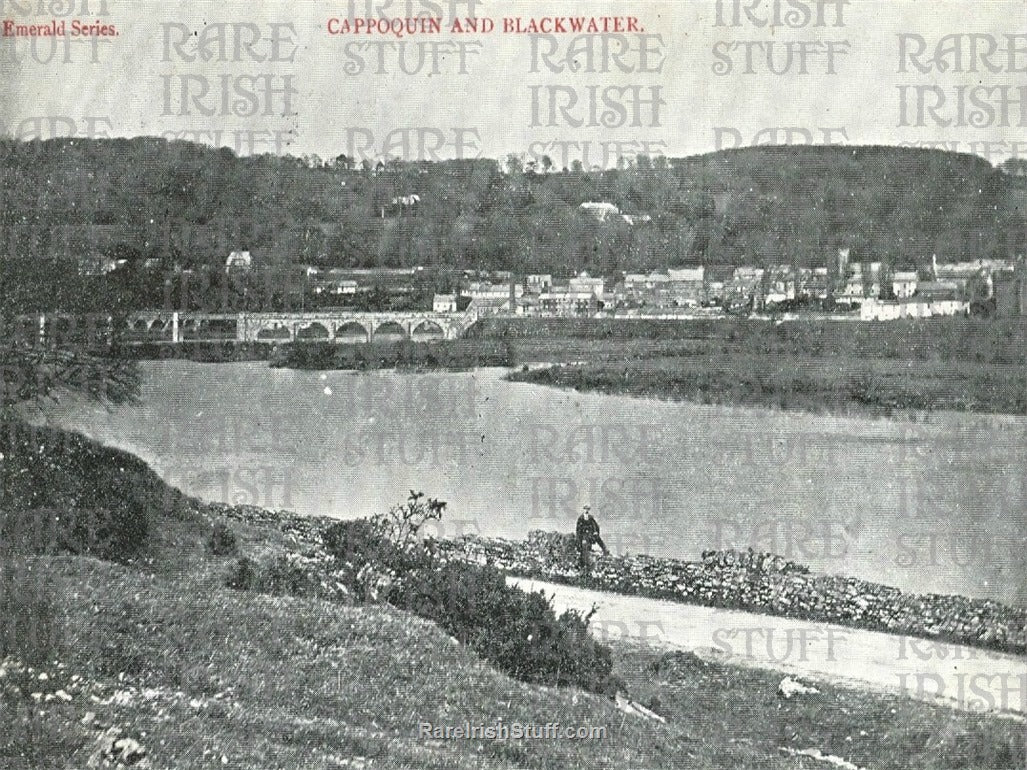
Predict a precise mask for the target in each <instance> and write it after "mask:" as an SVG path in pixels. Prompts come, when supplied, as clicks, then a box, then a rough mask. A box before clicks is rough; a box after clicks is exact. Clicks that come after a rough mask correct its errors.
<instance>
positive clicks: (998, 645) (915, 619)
mask: <svg viewBox="0 0 1027 770" xmlns="http://www.w3.org/2000/svg"><path fill="white" fill-rule="evenodd" d="M437 547H438V548H439V549H440V550H441V551H442V552H443V553H445V554H447V555H448V556H449V558H453V559H460V560H465V561H468V562H474V563H488V564H492V565H493V566H495V567H496V568H498V569H500V570H502V571H504V572H506V573H508V574H511V575H517V576H521V577H527V578H536V579H539V580H544V581H548V582H552V583H562V584H566V585H571V586H575V587H578V588H585V589H593V590H599V591H609V592H614V593H619V594H628V595H633V596H641V597H647V598H651V599H665V600H670V601H675V602H680V603H683V604H695V605H702V606H706V607H715V608H721V609H731V610H744V611H747V612H755V613H760V614H765V615H774V616H780V617H787V618H796V619H800V620H806V621H815V622H823V623H833V624H837V625H840V626H848V627H851V628H860V629H866V630H872V631H882V632H886V633H890V634H902V635H906V636H912V637H918V638H923V639H931V640H937V641H944V642H953V643H957V644H963V645H970V646H973V647H980V648H984V649H992V650H998V651H1002V652H1008V653H1015V654H1023V653H1024V652H1025V651H1027V611H1024V610H1022V609H1017V608H1015V607H1010V606H1007V605H1004V604H1001V603H999V602H995V601H990V600H981V599H971V598H968V597H965V596H957V595H940V594H910V593H904V592H902V591H900V590H899V589H897V588H893V587H891V586H886V585H881V584H879V583H873V582H870V581H867V580H860V579H857V578H851V577H841V576H835V575H818V574H814V573H811V572H810V571H809V569H808V568H806V567H805V566H803V565H799V564H794V563H792V562H789V561H786V560H785V559H783V558H781V557H780V556H775V555H773V554H768V553H756V552H753V551H744V552H739V551H733V550H728V551H708V552H706V553H705V554H704V555H703V559H702V561H700V562H687V561H681V560H679V559H670V558H657V557H653V556H647V555H645V554H638V555H624V556H597V558H596V561H595V564H594V567H593V569H592V571H591V573H590V574H588V575H585V574H582V573H581V571H580V570H579V569H578V568H577V566H576V564H575V562H574V543H573V537H572V536H571V535H565V534H561V533H557V532H541V531H533V532H531V533H529V535H528V539H527V540H521V541H516V540H504V539H501V538H483V537H477V536H465V537H462V538H459V539H456V540H445V541H438V542H437Z"/></svg>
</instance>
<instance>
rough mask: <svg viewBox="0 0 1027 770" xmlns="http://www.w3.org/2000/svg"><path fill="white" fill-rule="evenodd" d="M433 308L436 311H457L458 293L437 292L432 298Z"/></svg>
mask: <svg viewBox="0 0 1027 770" xmlns="http://www.w3.org/2000/svg"><path fill="white" fill-rule="evenodd" d="M431 309H432V312H434V313H455V312H456V295H455V294H436V295H435V297H434V298H433V299H432V303H431Z"/></svg>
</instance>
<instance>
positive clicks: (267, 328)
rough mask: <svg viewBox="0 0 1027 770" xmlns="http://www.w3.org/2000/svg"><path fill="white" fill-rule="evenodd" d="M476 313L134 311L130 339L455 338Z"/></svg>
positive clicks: (373, 339)
mask: <svg viewBox="0 0 1027 770" xmlns="http://www.w3.org/2000/svg"><path fill="white" fill-rule="evenodd" d="M475 320H476V318H475V317H474V316H470V315H467V314H465V313H427V312H423V313H419V312H407V313H361V312H345V311H320V312H309V313H235V314H233V313H162V312H156V311H154V312H150V313H146V312H142V313H134V314H133V315H132V316H131V317H130V319H129V336H130V339H132V340H136V341H140V342H144V341H164V342H188V341H228V340H235V341H238V342H303V341H318V340H320V341H327V342H373V341H375V340H389V341H394V340H400V339H410V340H431V339H446V340H452V339H457V338H458V337H461V336H462V335H463V334H464V332H465V331H467V328H468V327H469V326H470V325H471V324H472V323H474V321H475Z"/></svg>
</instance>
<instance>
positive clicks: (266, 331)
mask: <svg viewBox="0 0 1027 770" xmlns="http://www.w3.org/2000/svg"><path fill="white" fill-rule="evenodd" d="M257 339H258V340H267V341H271V342H279V341H281V340H289V339H292V333H291V332H290V331H289V327H288V326H283V325H282V324H273V325H271V326H264V327H262V328H261V329H260V331H258V332H257Z"/></svg>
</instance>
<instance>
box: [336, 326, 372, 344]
mask: <svg viewBox="0 0 1027 770" xmlns="http://www.w3.org/2000/svg"><path fill="white" fill-rule="evenodd" d="M370 337H371V335H370V334H369V333H368V331H367V327H366V326H364V325H363V324H362V323H360V322H359V321H345V322H344V323H341V324H339V325H338V326H337V327H335V339H336V340H337V341H339V342H367V341H368V340H369V339H370Z"/></svg>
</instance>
